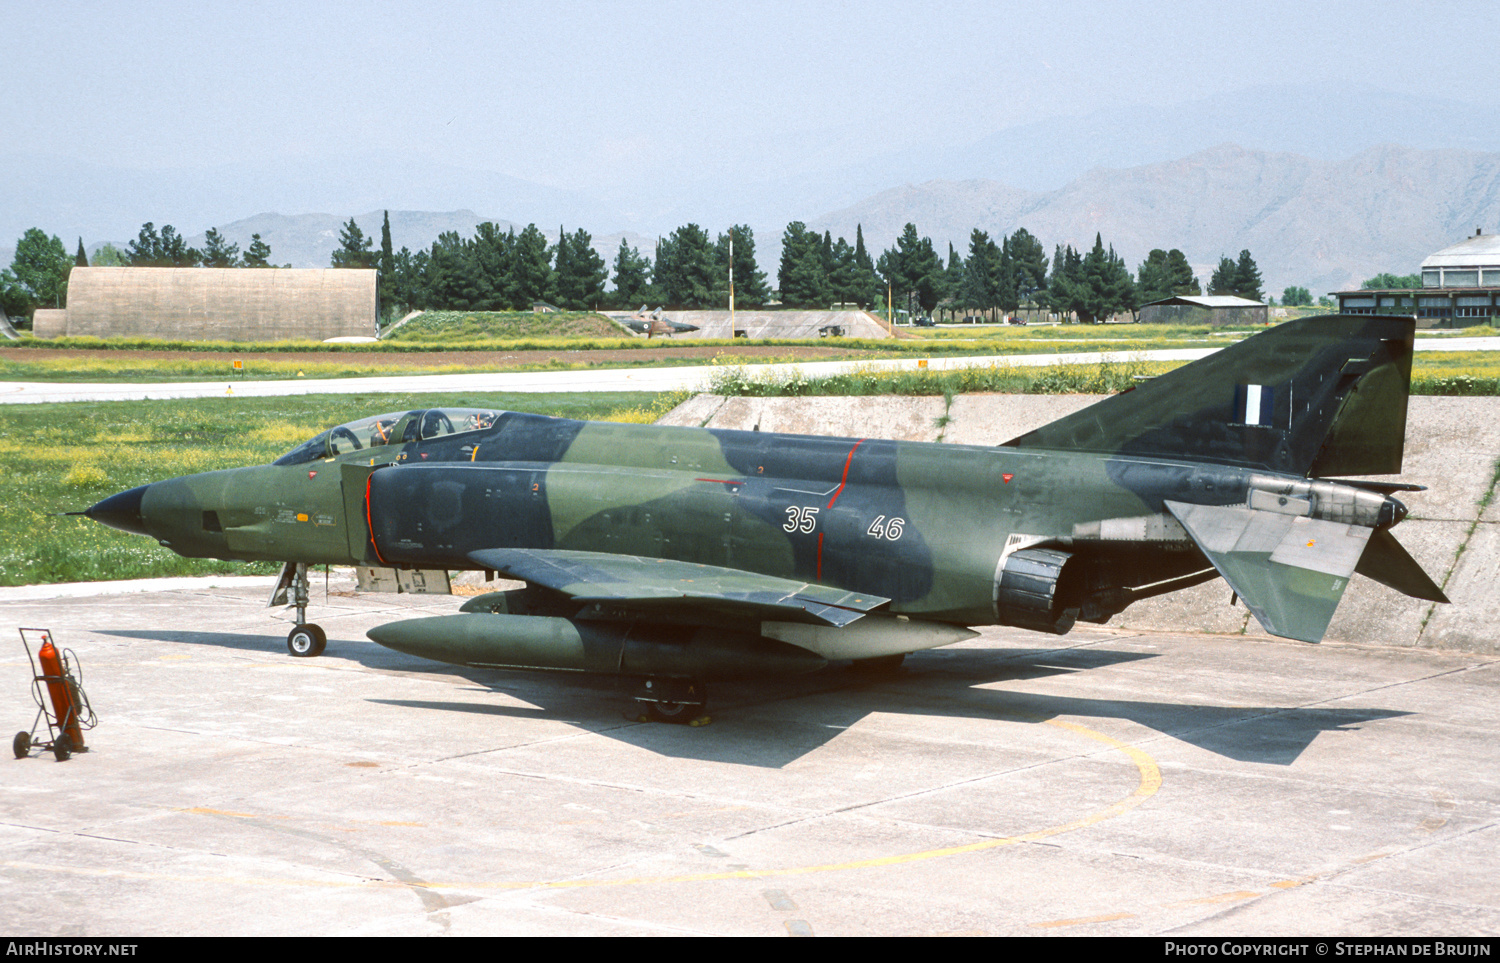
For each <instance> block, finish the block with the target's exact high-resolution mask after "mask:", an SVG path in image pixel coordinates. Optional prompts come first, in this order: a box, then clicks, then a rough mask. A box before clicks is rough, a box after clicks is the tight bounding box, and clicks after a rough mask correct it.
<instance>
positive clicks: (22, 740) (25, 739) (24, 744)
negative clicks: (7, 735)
mask: <svg viewBox="0 0 1500 963" xmlns="http://www.w3.org/2000/svg"><path fill="white" fill-rule="evenodd" d="M10 747H11V748H12V749H14V750H15V753H16V758H17V759H25V758H26V757H27V756H28V755H30V753H31V733H29V732H18V733H16V737H15V738H14V739H12V740H11V741H10Z"/></svg>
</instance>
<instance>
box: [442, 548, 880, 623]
mask: <svg viewBox="0 0 1500 963" xmlns="http://www.w3.org/2000/svg"><path fill="white" fill-rule="evenodd" d="M469 558H470V559H471V560H472V561H473V562H474V563H475V564H476V565H478V566H480V567H481V568H487V569H494V570H495V571H497V572H499V573H500V574H502V575H505V576H507V577H509V578H514V579H520V580H522V581H524V582H530V583H532V584H533V585H542V586H545V587H546V588H549V589H552V590H553V591H556V592H560V593H562V594H563V595H566V596H568V597H569V598H572V599H574V600H576V601H578V602H584V603H605V604H608V605H609V606H610V607H624V608H627V609H629V610H630V611H632V612H636V613H641V614H649V615H654V616H658V617H660V616H664V615H667V616H675V617H676V618H677V619H678V620H680V621H694V620H695V619H694V618H693V616H694V615H695V614H701V615H703V616H708V615H715V616H719V617H725V616H733V617H741V618H747V619H782V620H786V621H807V622H813V623H823V624H825V625H848V624H849V623H850V622H853V621H855V620H856V619H858V618H860V617H862V616H863V615H864V614H865V613H866V612H869V611H871V610H872V609H876V608H879V607H880V606H882V605H885V604H886V603H887V602H889V601H890V599H887V598H882V597H880V596H878V595H864V594H860V593H856V592H846V591H844V590H843V589H837V588H830V587H828V586H823V585H814V584H812V583H810V582H800V581H797V580H795V579H785V578H776V577H775V576H771V575H759V574H756V573H754V572H746V571H743V570H740V569H733V568H723V567H720V566H717V565H696V564H693V563H691V562H678V561H673V560H671V559H665V558H641V557H638V556H634V555H609V554H606V553H603V552H569V551H558V550H543V549H520V548H496V549H485V550H483V551H478V552H473V553H472V554H470V555H469Z"/></svg>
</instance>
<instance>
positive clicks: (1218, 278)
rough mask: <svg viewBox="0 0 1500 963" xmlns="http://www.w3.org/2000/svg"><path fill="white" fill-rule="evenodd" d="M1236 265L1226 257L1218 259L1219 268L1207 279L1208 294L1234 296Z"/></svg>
mask: <svg viewBox="0 0 1500 963" xmlns="http://www.w3.org/2000/svg"><path fill="white" fill-rule="evenodd" d="M1235 274H1236V265H1235V263H1234V262H1233V261H1231V260H1230V259H1229V258H1227V257H1221V258H1219V266H1218V267H1217V268H1215V269H1214V273H1213V276H1212V277H1210V278H1209V279H1208V293H1209V294H1214V295H1223V294H1234V293H1235V284H1236V280H1237V279H1236V277H1235Z"/></svg>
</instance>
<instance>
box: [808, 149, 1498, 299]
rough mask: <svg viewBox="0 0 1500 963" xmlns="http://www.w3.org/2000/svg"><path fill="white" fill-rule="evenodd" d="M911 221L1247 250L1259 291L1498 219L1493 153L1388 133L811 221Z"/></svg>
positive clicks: (1197, 156) (951, 237)
mask: <svg viewBox="0 0 1500 963" xmlns="http://www.w3.org/2000/svg"><path fill="white" fill-rule="evenodd" d="M907 222H911V223H914V224H916V225H917V227H918V229H919V230H920V231H921V232H922V233H923V234H925V235H927V236H930V237H931V238H932V239H933V241H934V243H935V244H936V245H937V246H938V250H939V252H940V253H944V254H946V251H947V245H948V244H949V243H952V244H953V246H954V247H955V248H956V249H957V250H958V251H959V252H960V253H961V254H964V255H967V253H968V244H969V233H970V231H971V230H972V229H974V228H979V229H980V230H984V231H988V232H989V233H990V235H991V236H992V237H996V236H998V235H1001V234H1008V233H1011V232H1012V231H1014V230H1015V229H1016V228H1017V227H1025V228H1026V229H1027V230H1028V231H1030V232H1031V233H1032V234H1034V235H1036V236H1037V237H1038V238H1040V239H1041V241H1042V243H1043V244H1044V245H1046V247H1047V248H1048V250H1049V251H1050V250H1051V248H1052V247H1053V246H1054V245H1059V244H1063V245H1067V244H1071V245H1072V246H1073V247H1075V248H1078V249H1079V250H1086V249H1087V248H1089V247H1091V246H1092V245H1093V243H1094V237H1095V235H1096V234H1098V235H1100V236H1101V237H1102V239H1103V240H1104V242H1105V243H1106V244H1108V245H1112V246H1113V247H1114V248H1115V250H1116V252H1118V253H1119V254H1120V255H1121V256H1122V257H1124V259H1125V261H1126V263H1127V264H1128V265H1130V266H1131V267H1132V268H1134V267H1135V266H1136V265H1138V264H1139V263H1140V262H1141V261H1142V260H1144V259H1145V256H1146V254H1147V253H1148V252H1149V251H1150V250H1151V249H1152V248H1157V247H1160V248H1164V249H1170V248H1174V247H1175V248H1180V249H1181V250H1182V251H1183V252H1184V253H1185V254H1186V255H1187V256H1188V260H1189V263H1191V264H1192V265H1193V266H1194V269H1195V272H1196V273H1197V274H1198V275H1199V276H1200V277H1202V278H1204V279H1205V280H1206V279H1207V276H1208V274H1210V273H1211V272H1212V270H1213V268H1214V267H1215V266H1216V265H1217V264H1218V261H1219V258H1220V257H1230V258H1234V257H1236V256H1238V254H1239V252H1240V251H1241V250H1242V249H1247V250H1249V251H1250V252H1251V254H1252V256H1253V257H1254V258H1255V260H1256V263H1257V264H1258V266H1259V267H1260V271H1261V276H1262V278H1263V279H1264V280H1265V288H1266V292H1267V293H1268V294H1275V295H1279V294H1280V293H1281V290H1282V289H1283V288H1284V287H1285V286H1287V285H1290V284H1297V285H1301V286H1304V287H1307V288H1308V289H1310V290H1311V291H1313V293H1315V294H1318V293H1322V292H1325V291H1334V290H1341V289H1344V288H1347V287H1350V286H1354V287H1357V286H1358V285H1359V282H1360V281H1362V280H1363V279H1364V278H1367V277H1371V276H1373V275H1375V274H1378V273H1380V272H1382V271H1390V272H1392V273H1396V274H1408V273H1413V272H1415V271H1416V270H1417V268H1418V266H1419V265H1420V264H1421V262H1422V259H1423V258H1425V257H1427V255H1429V254H1431V253H1432V252H1434V251H1436V250H1438V249H1440V248H1443V247H1447V246H1448V245H1450V244H1454V243H1457V242H1458V241H1461V240H1463V239H1464V238H1465V237H1466V236H1469V235H1472V234H1473V233H1474V231H1475V229H1476V228H1482V229H1483V230H1485V231H1486V232H1493V231H1495V230H1496V229H1497V225H1500V153H1486V152H1480V151H1471V150H1455V149H1447V150H1416V149H1412V148H1407V147H1398V146H1394V145H1386V146H1381V147H1373V148H1370V149H1368V150H1364V151H1361V152H1360V153H1358V154H1355V155H1354V156H1353V157H1349V158H1345V159H1343V160H1338V161H1323V160H1315V159H1313V158H1310V157H1306V156H1303V155H1300V154H1291V153H1282V152H1270V151H1256V150H1248V149H1245V148H1242V147H1237V146H1234V145H1231V144H1226V145H1222V146H1219V147H1215V148H1211V149H1209V150H1204V151H1199V152H1197V153H1194V154H1191V155H1189V156H1187V157H1183V158H1181V159H1179V160H1173V161H1166V162H1162V163H1155V164H1144V165H1141V166H1138V167H1130V168H1125V169H1121V170H1111V169H1106V168H1097V169H1095V170H1092V171H1089V172H1088V173H1086V174H1084V175H1083V176H1082V177H1079V178H1077V179H1076V180H1074V181H1072V182H1071V183H1069V184H1067V185H1065V186H1063V187H1061V188H1059V189H1057V190H1053V191H1027V190H1022V189H1019V188H1015V187H1010V186H1007V185H1005V184H1001V183H999V182H997V181H993V180H964V181H946V180H935V181H928V182H926V183H923V184H915V185H906V186H903V187H899V188H894V189H891V190H887V191H882V192H880V193H878V194H875V195H873V196H871V197H868V198H865V199H864V200H862V201H860V202H858V203H856V204H853V205H851V206H849V207H846V208H844V209H843V210H840V211H835V212H833V213H830V214H826V215H824V216H822V217H819V218H814V219H813V220H811V221H810V222H809V223H808V226H809V227H810V228H812V229H814V230H817V231H820V232H821V231H831V232H832V233H833V235H834V236H835V237H838V236H845V237H851V238H852V237H853V236H854V229H855V225H862V226H863V228H864V234H865V241H866V243H867V244H868V245H870V246H871V247H874V248H884V247H887V246H889V245H890V244H892V243H893V242H894V240H895V238H896V237H897V236H898V235H899V234H900V232H901V229H902V227H903V225H905V224H906V223H907Z"/></svg>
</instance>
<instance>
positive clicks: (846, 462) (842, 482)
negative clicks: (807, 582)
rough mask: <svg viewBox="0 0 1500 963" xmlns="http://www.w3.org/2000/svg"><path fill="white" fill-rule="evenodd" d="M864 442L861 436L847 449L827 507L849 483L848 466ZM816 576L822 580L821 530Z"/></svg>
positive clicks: (830, 505) (835, 500)
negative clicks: (840, 475) (842, 466)
mask: <svg viewBox="0 0 1500 963" xmlns="http://www.w3.org/2000/svg"><path fill="white" fill-rule="evenodd" d="M864 443H865V440H864V439H863V438H861V439H860V440H859V441H856V442H855V443H854V447H853V448H850V449H849V454H848V456H847V457H846V458H845V459H844V477H843V478H840V479H839V487H838V488H836V489H834V492H833V497H832V498H830V499H828V507H829V508H832V507H833V505H834V503H835V502H837V501H838V500H839V496H840V495H842V494H843V493H844V486H845V485H847V484H849V466H850V465H851V464H853V462H854V453H855V452H856V451H859V446H860V445H863V444H864ZM816 577H817V579H818V581H820V582H821V581H822V580H823V533H822V532H819V533H818V574H817V576H816Z"/></svg>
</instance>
